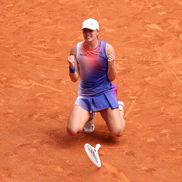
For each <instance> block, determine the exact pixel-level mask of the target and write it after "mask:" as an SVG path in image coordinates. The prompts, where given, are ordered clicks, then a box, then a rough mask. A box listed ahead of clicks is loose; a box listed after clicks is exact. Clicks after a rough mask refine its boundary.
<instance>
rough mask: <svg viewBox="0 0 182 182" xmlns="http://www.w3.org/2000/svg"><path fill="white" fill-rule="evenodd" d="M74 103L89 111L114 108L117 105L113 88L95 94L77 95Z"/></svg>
mask: <svg viewBox="0 0 182 182" xmlns="http://www.w3.org/2000/svg"><path fill="white" fill-rule="evenodd" d="M75 104H76V105H79V106H80V107H82V108H83V109H85V110H87V111H88V112H89V113H92V112H98V111H101V110H104V109H108V108H111V109H116V108H118V107H119V106H118V101H117V97H116V93H115V91H114V90H110V91H108V92H106V93H103V94H101V95H97V96H78V97H77V99H76V101H75Z"/></svg>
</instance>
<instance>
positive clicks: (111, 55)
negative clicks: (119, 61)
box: [108, 54, 116, 62]
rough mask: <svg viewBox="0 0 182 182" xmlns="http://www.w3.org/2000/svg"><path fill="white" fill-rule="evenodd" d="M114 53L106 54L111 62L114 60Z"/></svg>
mask: <svg viewBox="0 0 182 182" xmlns="http://www.w3.org/2000/svg"><path fill="white" fill-rule="evenodd" d="M115 58H116V57H115V55H114V54H109V55H108V62H112V61H114V60H115Z"/></svg>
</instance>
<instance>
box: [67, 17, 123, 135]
mask: <svg viewBox="0 0 182 182" xmlns="http://www.w3.org/2000/svg"><path fill="white" fill-rule="evenodd" d="M81 29H82V33H83V38H84V40H83V41H82V42H79V43H77V44H76V46H74V47H73V48H72V49H71V51H70V55H69V56H68V64H69V76H70V79H71V80H72V81H73V82H76V81H77V80H79V88H78V97H77V98H76V101H75V104H74V106H73V108H72V110H71V113H70V116H69V119H68V123H67V131H68V133H69V134H70V135H72V136H73V135H76V134H77V133H79V132H81V131H83V130H84V131H85V132H88V133H90V132H93V130H94V124H93V118H94V115H95V113H96V112H99V113H100V114H101V116H102V118H103V119H104V121H105V122H106V124H107V127H108V129H109V131H110V132H111V134H112V135H113V136H120V135H121V134H122V132H123V130H124V126H125V121H124V118H123V102H119V104H118V100H117V96H116V87H115V86H114V84H113V83H112V81H113V80H115V78H116V68H115V51H114V48H113V47H112V45H110V44H108V43H106V42H105V41H102V40H100V39H99V23H98V21H97V20H95V19H92V18H89V19H86V20H84V21H83V23H82V28H81Z"/></svg>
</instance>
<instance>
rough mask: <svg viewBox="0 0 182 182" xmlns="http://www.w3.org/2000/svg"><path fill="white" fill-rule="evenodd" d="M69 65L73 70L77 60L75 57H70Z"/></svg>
mask: <svg viewBox="0 0 182 182" xmlns="http://www.w3.org/2000/svg"><path fill="white" fill-rule="evenodd" d="M68 63H69V66H70V67H71V68H73V67H75V64H76V59H75V56H74V55H70V56H68Z"/></svg>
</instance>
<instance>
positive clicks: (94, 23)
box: [82, 18, 99, 30]
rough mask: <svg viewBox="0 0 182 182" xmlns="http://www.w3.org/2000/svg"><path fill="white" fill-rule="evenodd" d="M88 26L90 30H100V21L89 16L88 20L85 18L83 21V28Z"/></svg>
mask: <svg viewBox="0 0 182 182" xmlns="http://www.w3.org/2000/svg"><path fill="white" fill-rule="evenodd" d="M84 28H88V29H90V30H99V23H98V21H97V20H95V19H93V18H89V19H87V20H84V21H83V23H82V29H84Z"/></svg>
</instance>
